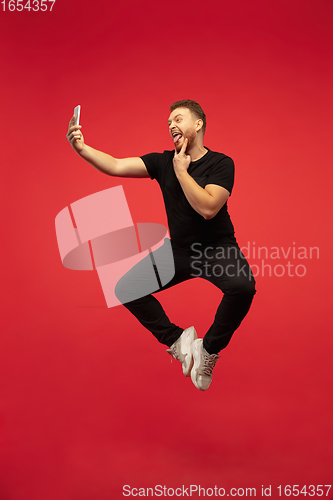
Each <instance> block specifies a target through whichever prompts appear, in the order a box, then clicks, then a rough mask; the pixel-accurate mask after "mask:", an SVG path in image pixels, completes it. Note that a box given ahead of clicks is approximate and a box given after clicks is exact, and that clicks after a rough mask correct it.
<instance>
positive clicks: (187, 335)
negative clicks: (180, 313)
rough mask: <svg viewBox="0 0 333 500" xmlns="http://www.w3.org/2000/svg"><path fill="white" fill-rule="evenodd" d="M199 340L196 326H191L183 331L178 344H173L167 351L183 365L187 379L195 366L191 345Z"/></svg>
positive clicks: (177, 341)
mask: <svg viewBox="0 0 333 500" xmlns="http://www.w3.org/2000/svg"><path fill="white" fill-rule="evenodd" d="M197 338H198V335H197V332H196V331H195V328H194V326H190V327H189V328H186V330H184V331H183V333H182V334H181V336H180V337H179V339H177V340H176V342H174V343H173V344H172V346H171V347H170V349H167V350H166V351H167V353H168V354H170V355H171V356H173V357H174V358H175V359H177V360H178V361H180V362H181V364H182V365H183V373H184V375H185V377H189V376H190V374H191V369H192V366H193V356H192V350H191V345H192V343H193V341H194V340H195V339H197Z"/></svg>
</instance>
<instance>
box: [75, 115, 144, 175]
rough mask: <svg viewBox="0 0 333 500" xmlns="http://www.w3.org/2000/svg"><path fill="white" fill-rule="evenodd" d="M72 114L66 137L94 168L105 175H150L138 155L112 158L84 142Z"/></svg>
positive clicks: (79, 127)
mask: <svg viewBox="0 0 333 500" xmlns="http://www.w3.org/2000/svg"><path fill="white" fill-rule="evenodd" d="M74 121H75V116H72V118H71V120H70V122H69V125H68V132H67V134H66V137H67V139H68V141H69V143H70V144H71V146H72V148H73V149H74V151H76V153H78V154H79V155H80V156H81V157H82V158H83V159H84V160H86V161H87V162H88V163H89V164H90V165H92V166H93V167H94V168H96V169H97V170H99V171H100V172H103V173H104V174H107V175H113V176H116V177H150V175H149V174H148V171H147V169H146V166H145V164H144V162H143V160H142V159H141V158H139V157H133V158H121V159H118V158H113V156H110V155H108V154H106V153H102V151H98V150H97V149H93V148H91V147H90V146H88V145H87V144H85V143H84V138H83V134H82V132H81V128H82V127H81V125H74Z"/></svg>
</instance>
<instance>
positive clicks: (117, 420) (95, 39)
mask: <svg viewBox="0 0 333 500" xmlns="http://www.w3.org/2000/svg"><path fill="white" fill-rule="evenodd" d="M1 8H2V5H1ZM332 14H333V4H332V2H330V1H329V0H319V1H317V2H310V1H308V0H302V1H298V0H288V1H287V0H281V1H279V2H267V1H263V0H254V1H251V2H249V1H246V0H236V1H234V2H227V1H225V0H220V1H217V0H216V1H215V0H214V1H212V0H208V1H205V2H199V1H197V0H194V1H189V0H183V1H182V2H162V3H161V2H156V1H155V2H153V1H152V0H149V1H143V2H133V1H128V2H117V3H114V2H102V1H101V0H96V1H95V2H87V1H86V0H84V1H78V2H75V1H73V0H68V1H67V2H65V0H57V1H56V3H55V5H54V7H53V11H52V12H51V13H50V12H28V11H27V10H25V11H24V12H8V11H6V12H3V11H1V14H0V22H1V44H0V54H1V73H2V77H1V82H0V89H1V96H2V99H1V101H2V103H1V130H0V132H1V143H2V146H1V160H2V161H1V163H2V179H3V180H2V182H1V193H2V197H1V198H2V203H3V207H2V211H1V216H2V226H1V227H2V245H1V250H2V255H1V257H2V271H3V276H4V279H3V280H2V283H3V286H2V293H3V297H2V306H3V313H2V318H3V320H2V334H1V340H0V343H1V345H0V353H1V354H0V356H1V364H0V377H1V398H0V405H1V406H0V431H1V434H0V436H1V437H0V445H1V446H0V450H1V451H0V465H1V466H0V499H1V500H21V499H22V500H30V499H31V500H42V499H43V500H46V499H47V500H59V499H62V500H95V499H98V500H104V499H105V500H106V499H110V498H112V499H121V498H124V497H123V496H122V488H123V485H125V484H127V485H130V486H131V487H148V486H151V487H153V486H155V485H158V484H160V485H166V486H168V487H173V488H176V487H179V486H181V485H183V484H184V485H185V486H189V485H190V484H200V485H201V486H203V487H206V488H207V487H214V486H215V485H217V486H218V487H224V488H226V489H228V488H232V487H236V488H241V487H242V488H246V487H256V488H257V496H260V493H261V491H260V490H261V485H264V486H265V487H267V486H268V485H272V488H273V489H272V498H278V497H277V490H276V486H278V485H283V486H284V485H286V484H291V485H293V484H299V485H302V486H303V485H309V484H313V485H317V484H331V483H332V448H331V443H332V437H333V433H332V425H331V421H332V364H331V358H332V354H331V352H332V320H331V309H332V306H331V297H332V291H331V284H330V281H329V279H330V278H329V277H330V275H331V268H330V266H329V262H330V253H331V242H332V236H331V227H332V222H331V213H332V211H331V205H330V200H331V190H332V187H331V186H332V139H331V125H332V111H333V110H332V86H333V79H332V21H333V16H332ZM187 98H189V99H195V100H197V101H199V102H200V103H201V105H202V107H203V109H204V110H205V112H206V115H207V120H208V121H207V132H206V136H205V145H206V146H207V147H209V148H210V149H213V150H217V151H221V152H224V153H226V154H228V155H230V156H231V157H232V158H233V159H234V161H235V164H236V183H235V188H234V192H233V195H232V197H231V198H230V201H229V212H230V214H231V217H232V220H233V222H234V225H235V227H236V237H237V239H238V241H239V244H240V245H241V246H245V245H247V243H248V242H250V243H251V245H252V246H254V245H253V242H255V246H256V247H258V246H266V247H268V248H270V247H272V246H277V247H283V248H285V249H287V248H288V247H290V246H291V247H293V245H294V246H296V247H299V246H303V247H306V248H309V247H314V246H315V247H318V248H319V251H320V254H319V259H317V258H313V259H307V260H299V259H296V260H295V259H294V260H293V259H289V258H288V259H280V260H272V259H268V260H267V261H266V263H269V264H271V265H272V266H274V265H276V264H277V263H280V264H282V265H285V264H286V262H287V261H288V260H290V261H291V262H292V263H293V264H296V265H297V264H303V265H306V275H305V276H304V277H297V276H294V277H290V276H287V275H285V276H282V277H275V276H272V277H269V276H260V275H259V276H257V290H258V293H257V295H256V297H255V300H254V303H253V306H252V309H251V311H250V313H249V315H248V316H247V318H246V319H245V320H244V322H243V324H242V325H241V327H240V328H239V330H238V331H237V333H236V334H235V335H234V338H233V339H232V342H231V344H230V346H229V347H228V348H227V350H225V351H224V352H223V353H222V358H221V359H220V360H219V362H218V365H217V366H216V369H215V371H214V379H213V383H212V386H211V387H210V389H209V391H207V392H206V393H201V392H199V391H198V390H196V389H195V387H194V386H193V384H192V383H191V381H189V380H188V379H185V377H183V376H182V374H181V369H180V366H178V364H177V363H176V362H175V363H173V364H172V365H171V364H170V358H169V357H168V356H167V355H166V354H165V351H164V347H163V346H162V345H160V344H158V343H157V342H156V340H155V339H154V338H153V337H152V336H151V335H150V334H149V332H146V331H145V330H144V329H143V327H142V326H141V325H140V324H139V323H138V322H137V321H136V320H135V318H133V317H132V316H131V315H130V314H129V313H128V312H127V311H126V310H125V308H123V307H122V306H120V307H117V308H113V309H107V307H106V305H105V301H104V298H103V294H102V290H101V286H100V284H99V282H98V278H97V274H96V273H93V272H79V271H69V270H67V269H65V268H64V267H63V266H62V264H61V260H60V257H59V252H58V248H57V242H56V237H55V230H54V219H55V216H56V214H57V213H58V212H59V211H60V210H61V209H63V208H64V207H65V206H68V205H69V204H70V203H72V202H74V201H76V200H78V199H80V198H83V197H84V196H87V195H89V194H92V193H95V192H97V191H100V190H103V189H106V188H109V187H112V186H117V185H119V184H122V185H123V186H124V190H125V193H126V197H127V200H128V203H129V206H130V210H131V213H132V216H133V219H134V220H135V221H136V222H161V223H164V222H165V221H166V218H165V214H164V207H163V202H162V197H161V195H160V191H159V188H158V185H157V184H156V183H155V182H152V181H150V180H149V179H117V178H111V177H107V176H105V175H102V174H101V173H99V172H97V171H96V170H94V169H93V168H92V167H90V166H89V165H88V164H86V163H85V162H84V161H83V160H81V159H80V158H79V157H78V156H76V155H75V154H74V152H73V151H72V150H71V148H70V146H69V145H68V143H67V141H66V138H65V134H66V131H67V125H68V121H69V119H70V117H71V114H72V110H73V108H74V106H75V105H77V104H81V106H82V115H81V124H82V125H83V132H84V136H85V140H86V142H87V143H88V144H89V145H91V146H93V147H95V148H97V149H100V150H103V151H106V152H109V153H111V154H112V155H113V156H116V157H125V156H139V155H142V154H145V153H148V152H152V151H163V150H164V149H172V142H171V139H170V138H169V136H168V131H167V118H168V115H169V105H170V104H171V102H173V101H175V100H178V99H187ZM294 242H295V244H294ZM249 260H250V262H251V263H252V264H254V263H259V261H258V260H256V259H252V258H250V259H249ZM160 299H161V301H162V303H163V305H164V306H165V308H166V310H167V312H168V313H169V315H170V316H171V317H172V319H173V321H175V322H178V323H180V324H181V325H182V326H184V327H187V326H190V325H192V324H194V325H195V326H196V329H197V331H198V333H199V336H203V334H204V333H205V331H206V330H207V328H208V327H209V325H210V323H211V321H212V318H213V315H214V312H215V309H216V307H217V305H218V303H219V300H220V294H219V292H218V291H217V290H215V289H214V287H212V286H210V285H209V284H208V283H206V282H203V281H201V280H195V281H192V282H191V283H186V284H182V285H180V286H178V287H176V288H174V289H172V290H168V291H166V292H164V294H163V296H162V295H160ZM194 497H195V496H194ZM329 497H331V498H332V497H333V493H332V491H331V492H330V494H329Z"/></svg>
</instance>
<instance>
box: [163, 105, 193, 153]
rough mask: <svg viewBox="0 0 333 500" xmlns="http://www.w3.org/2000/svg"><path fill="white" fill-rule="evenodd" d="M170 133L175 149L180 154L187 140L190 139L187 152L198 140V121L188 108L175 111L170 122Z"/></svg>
mask: <svg viewBox="0 0 333 500" xmlns="http://www.w3.org/2000/svg"><path fill="white" fill-rule="evenodd" d="M168 123H169V132H170V134H171V137H172V140H173V143H174V146H175V149H176V151H177V152H179V151H180V150H181V148H182V145H183V143H184V141H185V139H188V144H187V148H186V150H188V149H189V148H190V147H191V146H192V145H193V144H194V142H195V140H196V138H197V133H196V125H197V120H196V119H195V117H194V116H193V114H192V113H191V111H190V110H189V109H187V108H177V109H175V110H174V111H173V112H172V113H171V115H170V117H169V120H168Z"/></svg>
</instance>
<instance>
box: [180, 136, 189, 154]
mask: <svg viewBox="0 0 333 500" xmlns="http://www.w3.org/2000/svg"><path fill="white" fill-rule="evenodd" d="M187 143H188V139H187V137H186V138H185V139H184V142H183V145H182V147H181V148H180V151H179V152H180V153H183V154H185V151H186V147H187Z"/></svg>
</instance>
